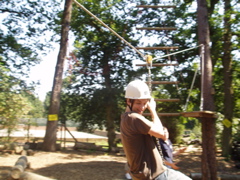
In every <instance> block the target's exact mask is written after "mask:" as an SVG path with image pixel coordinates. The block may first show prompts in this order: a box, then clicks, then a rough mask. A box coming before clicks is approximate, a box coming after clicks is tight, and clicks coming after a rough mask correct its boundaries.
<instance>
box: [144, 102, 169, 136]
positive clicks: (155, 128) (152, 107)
mask: <svg viewBox="0 0 240 180" xmlns="http://www.w3.org/2000/svg"><path fill="white" fill-rule="evenodd" d="M148 109H149V111H150V113H151V117H152V122H153V124H152V126H151V128H150V130H149V132H148V134H150V135H152V136H155V137H157V138H161V139H163V140H166V136H165V133H164V131H163V125H162V122H161V121H160V119H159V117H158V114H157V112H156V102H155V101H154V99H153V98H152V99H151V100H150V101H149V102H148Z"/></svg>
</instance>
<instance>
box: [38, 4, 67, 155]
mask: <svg viewBox="0 0 240 180" xmlns="http://www.w3.org/2000/svg"><path fill="white" fill-rule="evenodd" d="M71 11H72V0H66V1H65V7H64V12H63V18H62V30H61V42H60V50H59V54H58V61H57V65H56V71H55V75H54V82H53V89H52V94H51V100H50V107H49V115H48V121H47V128H46V133H45V137H44V142H43V147H42V149H43V150H45V151H56V140H57V126H58V116H59V109H60V94H61V89H62V75H63V67H64V60H65V57H66V52H67V42H68V32H69V26H70V21H71ZM52 116H53V117H52Z"/></svg>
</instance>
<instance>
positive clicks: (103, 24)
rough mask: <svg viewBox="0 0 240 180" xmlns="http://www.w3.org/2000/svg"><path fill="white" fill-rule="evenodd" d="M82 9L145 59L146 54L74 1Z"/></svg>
mask: <svg viewBox="0 0 240 180" xmlns="http://www.w3.org/2000/svg"><path fill="white" fill-rule="evenodd" d="M73 1H74V2H75V3H76V4H77V5H78V6H79V7H80V8H81V9H83V10H84V11H85V12H87V13H88V14H89V15H90V16H92V17H93V18H95V19H96V20H97V21H98V22H100V23H101V24H102V25H103V26H104V27H106V28H107V29H108V30H109V31H111V32H112V33H113V34H114V35H116V36H117V37H118V38H119V39H121V40H122V41H124V42H125V43H126V44H127V45H128V46H129V47H131V48H132V49H134V50H135V51H136V52H137V53H138V54H139V55H140V56H141V57H142V58H144V59H145V56H144V54H142V53H141V52H140V51H139V50H137V49H136V48H135V47H134V46H133V45H131V44H130V43H129V42H127V41H126V40H125V39H124V38H123V37H121V36H120V35H119V34H118V33H116V32H115V31H114V30H113V29H111V28H110V27H109V26H108V25H106V24H105V23H104V22H103V21H102V20H100V19H99V18H98V17H97V16H95V15H94V14H92V13H91V12H90V11H89V10H88V9H86V8H85V7H84V6H83V5H81V4H80V3H79V2H77V1H76V0H73Z"/></svg>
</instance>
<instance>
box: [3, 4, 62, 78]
mask: <svg viewBox="0 0 240 180" xmlns="http://www.w3.org/2000/svg"><path fill="white" fill-rule="evenodd" d="M53 7H54V8H53ZM57 7H58V3H56V2H55V1H51V2H49V1H39V2H35V1H34V2H33V1H26V0H24V1H20V0H14V1H8V0H2V1H1V2H0V14H1V17H2V19H1V21H2V22H1V23H2V26H1V29H0V56H1V57H2V59H1V60H0V62H1V63H2V64H3V65H4V66H8V67H9V68H10V69H14V72H15V73H23V74H25V75H26V74H27V70H28V68H29V66H31V65H34V64H36V63H38V62H39V58H38V54H39V53H40V51H41V53H43V52H44V50H46V49H47V48H49V47H50V43H49V41H50V40H51V38H53V37H54V36H48V35H47V32H51V31H50V30H51V29H52V28H53V27H54V26H53V25H54V21H53V19H54V13H56V12H57V11H58V8H57ZM49 9H50V10H49ZM47 37H48V38H47ZM49 37H51V38H49ZM39 50H40V51H39Z"/></svg>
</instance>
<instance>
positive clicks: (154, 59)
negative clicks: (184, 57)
mask: <svg viewBox="0 0 240 180" xmlns="http://www.w3.org/2000/svg"><path fill="white" fill-rule="evenodd" d="M202 46H203V44H200V45H198V46H196V47H192V48H188V49H184V50H182V51H177V52H174V53H171V54H167V55H164V56H160V57H155V58H153V61H154V60H157V59H162V58H164V57H168V56H172V55H175V54H179V53H182V52H185V51H189V50H192V49H195V48H198V47H202Z"/></svg>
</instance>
